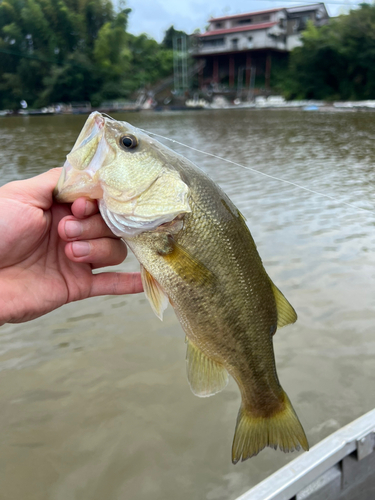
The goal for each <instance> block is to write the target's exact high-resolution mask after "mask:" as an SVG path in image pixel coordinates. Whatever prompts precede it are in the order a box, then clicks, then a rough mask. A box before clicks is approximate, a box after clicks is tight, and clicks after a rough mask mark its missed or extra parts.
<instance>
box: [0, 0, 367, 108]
mask: <svg viewBox="0 0 375 500" xmlns="http://www.w3.org/2000/svg"><path fill="white" fill-rule="evenodd" d="M130 12H131V11H130V9H128V8H126V5H125V4H124V3H121V2H120V4H118V7H117V8H116V9H115V8H114V6H113V4H112V2H111V1H110V0H3V1H2V2H1V3H0V109H4V108H13V109H17V108H19V104H20V101H21V100H22V99H24V100H26V101H27V102H28V104H29V106H31V107H42V106H46V105H48V104H52V103H57V102H71V101H90V102H91V103H92V104H93V105H94V106H97V105H99V104H100V103H101V102H103V101H104V100H111V99H126V98H129V97H130V96H131V95H132V93H133V92H134V91H136V90H137V89H139V88H141V87H147V86H149V85H152V84H153V83H156V82H157V81H159V80H161V79H163V78H165V77H167V76H169V75H170V74H171V73H172V72H173V52H172V43H171V42H172V38H173V34H174V33H178V34H179V33H182V32H177V31H176V30H174V28H173V27H172V26H171V27H170V28H169V30H167V31H166V33H165V37H164V40H163V42H162V43H161V44H159V43H158V42H156V41H155V40H153V39H152V38H149V37H148V36H147V35H145V34H142V35H139V36H135V35H132V34H130V33H128V32H127V21H128V16H129V14H130ZM374 32H375V5H370V4H361V5H360V6H359V8H358V9H355V10H352V11H350V12H349V14H348V15H341V16H339V17H337V18H334V19H331V20H330V22H329V23H328V24H327V25H326V26H323V27H321V28H317V27H315V26H313V25H312V24H310V25H308V26H307V29H306V30H305V31H304V32H303V33H302V41H303V45H302V46H301V47H298V48H296V49H294V50H293V51H292V52H291V54H290V57H289V60H286V61H285V62H284V63H282V64H278V63H277V61H274V64H273V72H272V78H271V85H272V87H273V88H274V89H275V90H276V91H277V92H279V93H281V94H283V95H284V96H285V97H286V98H287V99H306V98H307V99H326V100H335V99H336V100H338V99H340V100H345V99H353V100H355V99H373V98H375V37H374V35H373V34H374ZM275 63H276V64H275Z"/></svg>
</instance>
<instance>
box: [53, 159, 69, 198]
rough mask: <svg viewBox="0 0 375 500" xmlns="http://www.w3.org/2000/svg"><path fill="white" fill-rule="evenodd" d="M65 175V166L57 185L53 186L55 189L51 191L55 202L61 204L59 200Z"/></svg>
mask: <svg viewBox="0 0 375 500" xmlns="http://www.w3.org/2000/svg"><path fill="white" fill-rule="evenodd" d="M65 178H66V174H65V165H64V167H63V169H62V171H61V174H60V177H59V180H58V181H57V184H56V186H55V189H54V190H53V197H54V198H55V200H56V201H57V202H63V200H62V199H61V198H60V197H61V191H62V189H63V185H64V182H65Z"/></svg>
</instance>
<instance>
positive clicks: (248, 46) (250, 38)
mask: <svg viewBox="0 0 375 500" xmlns="http://www.w3.org/2000/svg"><path fill="white" fill-rule="evenodd" d="M253 46H254V42H253V37H252V36H249V37H247V48H248V49H252V48H253Z"/></svg>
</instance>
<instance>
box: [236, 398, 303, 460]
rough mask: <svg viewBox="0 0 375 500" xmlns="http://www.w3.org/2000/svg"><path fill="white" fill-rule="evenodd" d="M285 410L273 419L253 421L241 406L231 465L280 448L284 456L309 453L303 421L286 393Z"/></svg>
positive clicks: (261, 418) (253, 418)
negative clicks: (265, 450)
mask: <svg viewBox="0 0 375 500" xmlns="http://www.w3.org/2000/svg"><path fill="white" fill-rule="evenodd" d="M284 397H285V407H284V409H283V410H281V411H280V412H279V413H276V414H274V415H273V416H272V417H269V418H267V417H254V416H252V415H251V413H250V412H249V411H247V410H246V409H245V408H244V406H242V405H241V407H240V411H239V413H238V417H237V424H236V430H235V433H234V440H233V447H232V462H233V463H234V464H236V463H237V462H238V461H239V460H240V459H241V458H242V461H244V460H247V459H248V458H251V457H253V456H255V455H257V454H258V453H259V452H260V451H261V450H263V448H265V447H266V446H269V447H271V448H274V449H275V450H276V449H277V447H279V448H280V450H282V451H284V452H288V451H294V450H299V449H300V448H301V447H302V448H303V449H304V450H306V451H308V449H309V443H308V442H307V438H306V435H305V432H304V430H303V428H302V425H301V423H300V421H299V420H298V417H297V415H296V413H295V411H294V409H293V407H292V404H291V402H290V401H289V398H288V396H287V395H286V394H285V393H284Z"/></svg>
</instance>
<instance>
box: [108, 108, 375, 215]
mask: <svg viewBox="0 0 375 500" xmlns="http://www.w3.org/2000/svg"><path fill="white" fill-rule="evenodd" d="M101 114H102V115H103V116H107V117H108V118H110V119H111V120H114V121H118V120H116V119H115V118H113V117H112V116H109V115H107V113H101ZM119 123H121V122H119ZM139 130H141V131H142V132H145V133H146V134H148V135H154V136H155V137H160V138H161V139H165V140H166V141H170V142H173V143H174V144H179V145H180V146H183V147H185V148H188V149H192V150H193V151H196V152H197V153H201V154H203V155H206V156H212V157H213V158H216V159H218V160H221V161H225V162H227V163H231V164H232V165H235V166H236V167H240V168H244V169H245V170H249V171H250V172H253V173H255V174H260V175H263V176H264V177H268V178H269V179H273V180H275V181H279V182H283V183H284V184H289V185H290V186H294V187H296V188H298V189H302V190H303V191H307V192H308V193H311V194H315V195H317V196H322V197H323V198H327V199H329V200H332V201H335V202H336V203H341V204H342V205H346V206H347V207H350V208H353V209H354V210H357V211H358V212H366V213H370V214H373V215H375V212H373V211H372V210H370V209H368V208H362V207H357V206H356V205H352V204H351V203H347V202H346V201H343V200H340V199H338V198H335V197H334V196H331V195H329V194H325V193H320V192H319V191H314V190H313V189H310V188H307V187H305V186H301V185H300V184H297V183H296V182H292V181H287V180H286V179H282V178H281V177H276V176H275V175H271V174H266V173H265V172H262V171H261V170H257V169H256V168H252V167H245V165H241V164H240V163H237V162H235V161H233V160H228V159H226V158H222V157H221V156H218V155H215V154H213V153H208V152H207V151H202V150H200V149H197V148H193V146H188V145H187V144H184V143H182V142H179V141H176V139H170V138H169V137H164V136H163V135H160V134H157V133H156V132H150V131H148V130H144V129H142V128H140V129H139Z"/></svg>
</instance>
